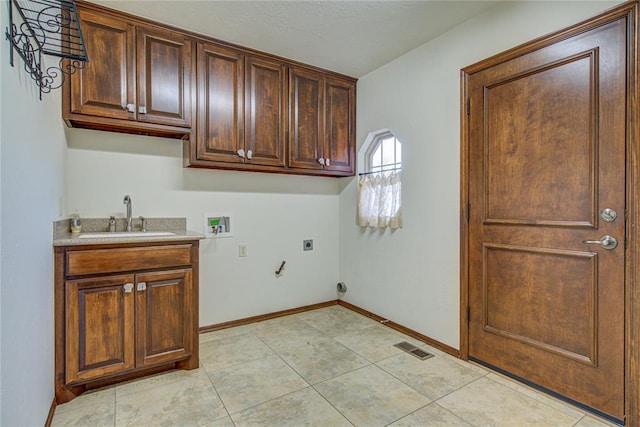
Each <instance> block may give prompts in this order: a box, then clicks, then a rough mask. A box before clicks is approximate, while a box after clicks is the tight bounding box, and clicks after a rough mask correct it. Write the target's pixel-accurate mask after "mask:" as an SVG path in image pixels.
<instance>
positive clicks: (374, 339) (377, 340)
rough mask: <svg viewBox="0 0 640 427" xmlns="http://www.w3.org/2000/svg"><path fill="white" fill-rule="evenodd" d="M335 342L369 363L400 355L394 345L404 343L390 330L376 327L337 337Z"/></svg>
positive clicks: (400, 351)
mask: <svg viewBox="0 0 640 427" xmlns="http://www.w3.org/2000/svg"><path fill="white" fill-rule="evenodd" d="M335 340H336V341H338V342H339V343H341V344H343V345H344V346H345V347H347V348H349V349H350V350H353V351H354V352H356V353H358V354H359V355H360V356H362V357H364V358H366V359H367V360H369V361H371V362H377V361H379V360H382V359H386V358H388V357H391V356H393V355H396V354H400V353H402V350H400V349H399V348H397V347H394V344H398V343H400V342H402V341H405V340H404V339H403V338H400V336H398V335H397V334H395V333H393V332H391V331H390V330H388V329H384V328H380V327H378V326H372V327H369V328H366V329H361V330H359V331H357V332H350V333H347V334H343V335H338V336H336V337H335Z"/></svg>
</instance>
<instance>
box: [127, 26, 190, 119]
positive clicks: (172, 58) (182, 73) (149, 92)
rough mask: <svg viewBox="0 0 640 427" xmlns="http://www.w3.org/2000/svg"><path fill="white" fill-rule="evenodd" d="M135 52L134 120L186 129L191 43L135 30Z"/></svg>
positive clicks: (175, 35)
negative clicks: (136, 50) (136, 88)
mask: <svg viewBox="0 0 640 427" xmlns="http://www.w3.org/2000/svg"><path fill="white" fill-rule="evenodd" d="M137 48H138V61H137V65H138V71H137V73H138V105H137V113H138V120H139V121H143V122H149V123H158V124H166V125H173V126H183V127H190V126H191V70H192V65H191V61H192V58H193V55H192V53H191V50H192V41H191V40H188V39H187V38H186V37H184V36H182V35H180V34H179V33H175V32H171V31H164V30H158V29H151V28H146V27H138V29H137Z"/></svg>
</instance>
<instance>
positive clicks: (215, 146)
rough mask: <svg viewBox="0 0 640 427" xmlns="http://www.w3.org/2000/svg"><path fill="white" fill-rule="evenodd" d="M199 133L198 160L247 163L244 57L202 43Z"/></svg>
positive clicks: (196, 155) (193, 146) (238, 53)
mask: <svg viewBox="0 0 640 427" xmlns="http://www.w3.org/2000/svg"><path fill="white" fill-rule="evenodd" d="M197 56H198V61H197V75H198V118H199V120H198V130H197V135H196V141H195V144H194V141H192V142H191V143H192V147H191V148H192V150H193V149H194V148H195V151H196V152H195V157H196V159H198V160H204V161H212V162H226V163H243V162H244V157H241V156H240V155H238V151H239V150H241V149H244V55H242V54H241V53H240V52H238V51H237V50H233V49H227V48H224V47H221V46H217V45H214V44H206V43H199V44H198V54H197Z"/></svg>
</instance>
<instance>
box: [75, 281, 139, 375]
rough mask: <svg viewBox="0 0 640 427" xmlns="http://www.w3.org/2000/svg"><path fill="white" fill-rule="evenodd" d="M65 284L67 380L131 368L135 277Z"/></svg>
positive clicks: (133, 344) (133, 343) (132, 359)
mask: <svg viewBox="0 0 640 427" xmlns="http://www.w3.org/2000/svg"><path fill="white" fill-rule="evenodd" d="M65 287H66V305H65V308H66V324H65V331H66V351H65V354H66V378H65V380H66V383H67V384H70V383H75V382H82V381H87V380H91V379H94V378H99V377H103V376H106V375H109V374H114V373H119V372H124V371H127V370H130V369H133V368H134V366H135V324H134V308H135V307H134V304H135V300H134V292H135V291H134V276H133V275H131V274H126V275H117V276H103V277H96V278H90V279H79V280H68V281H66V283H65Z"/></svg>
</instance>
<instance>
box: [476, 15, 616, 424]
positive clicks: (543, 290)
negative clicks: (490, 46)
mask: <svg viewBox="0 0 640 427" xmlns="http://www.w3.org/2000/svg"><path fill="white" fill-rule="evenodd" d="M626 37H627V27H626V20H625V19H618V20H616V21H613V22H611V23H608V24H606V25H602V26H599V27H597V28H596V29H593V30H590V31H587V32H584V33H582V34H579V35H577V36H573V37H570V38H567V39H565V40H563V41H561V42H558V43H555V44H552V45H548V46H545V47H542V48H540V49H538V50H534V51H532V52H529V53H526V54H523V55H521V56H518V57H516V58H515V59H514V58H512V59H510V60H507V61H504V62H496V63H495V64H493V65H492V66H490V67H487V68H484V69H482V70H480V71H478V72H476V73H473V74H470V75H469V80H468V93H469V97H470V111H469V129H468V135H469V202H470V210H469V329H468V330H469V356H470V357H471V358H472V359H475V360H478V361H480V362H483V363H486V364H489V365H492V366H495V367H498V368H500V369H502V370H504V371H506V372H508V373H511V374H513V375H516V376H518V377H521V378H524V379H526V380H528V381H531V382H533V383H535V384H538V385H540V386H542V387H545V388H547V389H550V390H552V391H554V392H557V393H559V394H561V395H564V396H566V397H568V398H570V399H573V400H575V401H578V402H581V403H583V404H585V405H588V406H590V407H592V408H595V409H597V410H599V411H601V412H603V413H606V414H609V415H611V416H614V417H616V418H619V419H622V418H623V416H624V289H625V283H624V268H625V264H624V239H625V218H624V212H625V144H626V130H625V129H626ZM605 208H611V209H614V210H615V211H616V212H617V213H618V218H617V219H616V220H615V221H613V222H606V221H603V220H602V219H601V218H600V216H599V214H600V212H601V211H602V210H603V209H605ZM605 235H611V236H614V237H616V238H617V239H618V241H619V245H618V246H617V247H616V248H615V249H612V250H607V249H605V248H603V247H601V246H600V245H597V244H584V243H583V241H585V240H598V239H600V238H601V237H602V236H605Z"/></svg>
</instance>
